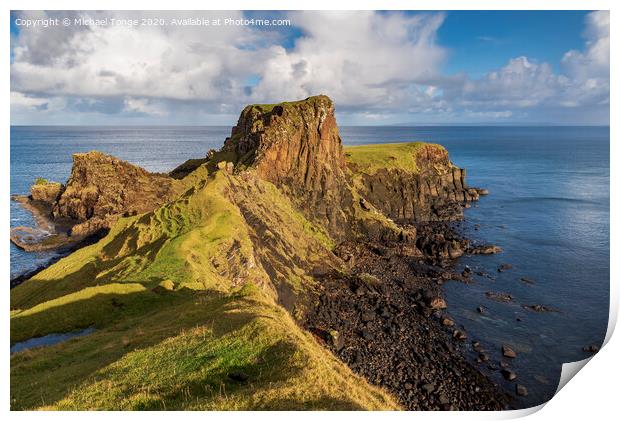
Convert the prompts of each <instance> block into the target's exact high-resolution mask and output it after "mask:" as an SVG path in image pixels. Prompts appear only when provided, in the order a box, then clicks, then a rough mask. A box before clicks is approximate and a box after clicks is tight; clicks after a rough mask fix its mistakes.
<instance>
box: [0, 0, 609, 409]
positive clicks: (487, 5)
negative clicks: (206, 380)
mask: <svg viewBox="0 0 620 421" xmlns="http://www.w3.org/2000/svg"><path fill="white" fill-rule="evenodd" d="M616 3H617V2H616ZM2 4H3V9H4V10H3V12H4V13H3V14H2V18H3V19H2V20H1V22H2V29H3V31H4V38H3V46H4V48H3V50H2V51H4V54H3V55H2V60H3V61H4V65H3V66H2V76H3V77H2V87H3V88H2V90H3V93H4V95H3V98H4V100H3V102H2V122H3V125H2V132H1V133H2V134H3V136H2V145H1V148H2V149H1V153H0V160H1V161H0V162H1V163H2V169H3V170H2V171H3V182H2V184H1V186H0V189H1V190H0V197H3V198H4V199H3V201H2V206H1V208H0V209H1V215H0V220H1V221H2V225H1V228H0V238H8V236H9V217H10V212H9V200H8V197H9V191H10V189H9V180H10V179H9V164H10V160H9V136H10V129H9V128H10V115H9V107H10V75H9V69H10V63H9V60H10V59H9V54H8V52H9V48H10V41H9V36H8V33H9V25H8V23H9V11H10V10H12V9H15V10H27V9H31V10H95V9H99V10H102V9H107V10H149V9H154V10H179V9H188V10H201V9H206V10H390V9H397V10H611V11H612V12H611V22H612V23H611V39H612V45H614V44H613V40H614V34H615V33H616V30H615V29H616V25H617V24H618V19H617V18H616V12H615V10H613V9H614V8H613V5H614V4H615V3H614V2H612V1H604V0H593V1H584V0H563V1H561V2H560V1H552V0H551V1H550V0H520V1H519V0H501V1H500V0H495V1H491V0H469V1H464V0H436V1H430V0H427V1H398V0H384V1H376V0H357V1H352V0H343V1H340V2H335V1H333V0H313V1H302V0H288V1H286V2H283V1H277V0H261V1H250V0H227V1H226V2H217V3H208V2H205V1H198V0H175V1H174V2H157V3H155V2H153V1H147V0H140V1H131V2H129V1H127V0H108V1H102V0H96V1H89V2H84V1H83V0H82V1H77V0H56V1H54V3H53V4H50V2H49V1H43V0H21V1H17V0H5V1H3V2H2ZM616 9H617V8H616ZM616 64H617V54H614V50H613V48H612V49H611V74H612V75H613V74H614V69H616V68H617V65H616ZM611 89H612V91H611V97H613V98H617V97H618V96H617V95H616V94H617V90H618V88H617V84H616V83H613V82H612V84H611ZM616 109H617V107H616V106H615V102H614V100H612V101H611V107H610V112H611V115H612V116H614V115H617V113H615V112H614V111H616ZM610 130H611V132H610V140H611V155H610V175H611V186H610V189H611V192H610V193H611V213H610V214H611V215H615V214H616V213H617V211H618V209H619V208H618V205H617V200H616V198H617V197H618V195H617V187H616V186H617V183H616V182H615V181H616V179H617V175H618V173H617V170H616V169H615V165H614V164H616V163H617V162H618V160H617V157H618V147H617V145H616V142H617V141H618V139H617V129H616V126H615V123H614V124H612V125H611V127H610ZM610 227H611V250H610V252H611V253H610V255H611V285H610V292H611V294H610V299H611V303H610V317H609V326H608V331H607V336H606V339H605V342H606V346H605V347H604V348H603V349H602V350H601V352H599V353H598V354H597V355H596V356H595V357H594V358H592V359H591V361H590V362H589V363H588V369H587V370H583V371H581V372H580V373H579V375H578V376H577V377H576V378H575V379H574V380H573V381H571V382H570V383H568V385H566V387H565V388H563V389H562V391H561V392H560V393H558V394H557V395H556V396H555V397H554V398H553V399H552V400H551V401H549V402H548V403H547V405H545V408H544V410H542V411H539V412H536V411H538V410H539V409H541V407H537V408H532V409H528V410H521V411H508V412H493V413H482V412H457V413H446V412H440V413H431V412H416V413H411V412H402V413H377V412H375V413H355V414H354V415H353V416H355V417H356V418H358V417H359V418H363V419H369V418H372V419H377V418H379V417H381V418H382V419H383V418H384V417H388V418H391V419H404V417H406V418H407V419H409V417H411V416H415V417H421V418H425V419H429V418H433V419H448V418H451V419H454V418H458V419H467V420H469V419H471V420H479V419H507V418H516V417H520V416H524V415H528V414H531V413H533V412H536V414H535V415H533V416H532V418H534V419H562V420H572V419H579V420H583V419H608V418H611V417H613V416H617V415H616V414H617V413H618V410H617V402H616V400H617V399H618V396H617V393H616V389H617V384H616V382H617V380H618V379H619V377H618V374H620V370H619V369H618V361H616V356H617V355H618V354H619V349H620V345H619V343H618V339H617V338H615V339H612V337H611V335H612V333H613V330H614V328H615V324H616V320H617V313H618V286H617V275H618V266H617V265H616V264H615V258H617V257H618V253H617V247H616V246H617V241H616V238H617V236H616V235H615V234H617V225H616V224H615V221H614V220H613V218H612V220H611V225H610ZM1 250H2V252H1V259H2V260H1V264H2V270H3V272H2V273H3V274H4V275H5V276H4V277H5V281H4V282H5V283H8V275H9V265H10V263H9V245H8V241H7V242H6V244H5V246H4V247H3V248H2V249H1ZM5 288H6V287H5ZM5 291H6V290H5ZM2 298H3V304H4V307H3V308H4V314H5V318H3V330H2V332H3V333H4V334H3V335H2V345H0V346H2V347H4V348H3V349H4V350H5V351H4V354H3V355H4V360H3V361H4V364H1V365H0V367H1V371H0V385H1V386H0V387H1V391H2V394H1V395H0V396H2V397H1V398H0V408H2V410H3V412H9V400H10V392H9V335H8V332H9V318H8V317H6V316H8V313H9V294H8V293H6V292H5V294H3V296H2ZM610 339H611V340H610ZM612 414H613V415H612ZM317 415H318V414H317V413H316V412H309V413H304V412H295V413H283V412H276V413H274V412H254V413H244V412H225V413H202V412H184V413H183V414H182V415H181V416H183V417H184V418H194V419H197V418H199V417H200V418H202V417H217V418H218V419H224V420H229V419H239V420H241V419H247V417H252V419H258V420H263V419H265V420H266V419H271V418H274V417H275V418H283V419H284V418H289V417H295V419H296V420H304V419H309V418H314V417H316V416H317ZM349 415H351V414H343V413H338V412H324V413H321V414H320V416H321V417H322V418H325V419H338V418H340V417H342V416H349ZM9 416H10V417H11V418H15V419H33V418H40V417H44V418H46V419H52V418H53V419H56V418H65V419H78V418H82V417H83V416H84V414H81V413H77V412H73V413H33V412H21V413H17V412H11V413H9ZM109 416H114V417H115V418H116V417H129V416H131V417H132V418H138V419H153V418H156V419H165V418H168V417H170V416H171V414H167V413H164V412H159V413H146V412H138V413H131V414H128V413H122V414H119V413H102V412H93V413H89V414H88V417H89V418H90V417H93V418H104V417H105V418H108V417H109Z"/></svg>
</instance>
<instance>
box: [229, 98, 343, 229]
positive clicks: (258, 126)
mask: <svg viewBox="0 0 620 421" xmlns="http://www.w3.org/2000/svg"><path fill="white" fill-rule="evenodd" d="M223 150H224V151H234V152H235V154H236V155H237V156H238V157H239V158H238V159H239V161H238V164H241V165H245V166H251V167H254V168H255V169H256V171H257V173H258V174H259V176H260V177H261V178H263V179H265V180H267V181H270V182H272V183H273V184H275V185H276V186H277V187H278V188H280V189H281V190H282V191H283V192H284V193H285V194H287V195H288V196H289V197H291V198H293V199H294V200H295V201H296V202H297V203H298V205H299V206H300V207H301V208H302V209H303V210H304V212H305V213H306V215H307V216H309V217H310V218H312V219H314V220H317V221H319V222H321V223H323V224H324V225H325V226H326V227H327V229H328V230H329V231H330V233H332V235H334V236H335V237H336V238H342V237H344V235H345V229H344V228H345V226H346V224H347V216H346V213H345V212H346V210H347V209H348V208H350V207H351V204H352V200H353V199H352V195H351V192H350V190H349V186H348V184H347V180H346V174H345V169H346V165H345V159H344V153H343V151H342V141H341V139H340V135H339V133H338V126H337V125H336V118H335V116H334V104H333V103H332V101H331V100H330V99H329V98H328V97H327V96H324V95H321V96H316V97H311V98H308V99H306V100H303V101H298V102H284V103H281V104H277V105H250V106H247V107H246V108H245V109H244V110H243V111H242V112H241V115H240V117H239V121H238V122H237V125H236V126H235V127H233V129H232V132H231V136H230V137H229V138H228V139H227V140H226V142H225V144H224V148H223Z"/></svg>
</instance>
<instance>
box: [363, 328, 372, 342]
mask: <svg viewBox="0 0 620 421" xmlns="http://www.w3.org/2000/svg"><path fill="white" fill-rule="evenodd" d="M360 333H361V335H362V338H364V339H365V340H367V341H372V340H374V339H375V335H374V334H373V333H372V332H371V331H370V330H369V329H362V331H361V332H360Z"/></svg>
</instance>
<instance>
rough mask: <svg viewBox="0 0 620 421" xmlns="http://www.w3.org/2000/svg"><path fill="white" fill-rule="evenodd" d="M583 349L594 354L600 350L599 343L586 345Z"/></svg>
mask: <svg viewBox="0 0 620 421" xmlns="http://www.w3.org/2000/svg"><path fill="white" fill-rule="evenodd" d="M582 349H583V351H584V352H591V353H593V354H594V353H597V352H598V351H599V347H598V345H595V344H592V345H588V346H584V347H583V348H582Z"/></svg>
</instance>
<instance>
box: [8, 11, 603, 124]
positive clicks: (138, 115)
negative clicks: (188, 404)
mask: <svg viewBox="0 0 620 421" xmlns="http://www.w3.org/2000/svg"><path fill="white" fill-rule="evenodd" d="M50 18H52V19H53V18H58V22H61V23H60V24H59V25H57V26H54V25H49V26H47V27H46V26H44V25H43V23H45V22H46V20H47V19H50ZM76 18H92V19H98V20H99V21H98V22H96V23H91V24H82V25H80V24H76V23H75V20H74V19H76ZM143 18H144V19H150V20H145V21H142V19H143ZM187 18H194V19H195V20H196V19H206V20H208V21H209V22H213V21H214V20H215V19H218V18H219V19H220V23H221V24H220V25H212V24H211V25H209V26H204V25H175V24H173V19H177V20H181V19H187ZM252 18H253V19H270V20H271V19H281V20H288V21H289V22H290V24H288V25H286V24H284V25H279V26H268V27H267V26H261V25H251V24H250V25H231V24H224V22H225V19H252ZM63 19H69V22H71V23H70V24H69V25H68V26H65V25H64V24H63V23H62V22H64V21H63ZM112 19H115V20H114V21H113V20H112ZM130 19H135V20H137V21H138V22H139V24H138V25H132V24H130V23H131V22H130V21H129V20H130ZM152 19H164V21H157V22H163V23H164V24H163V25H148V24H147V25H142V23H151V22H154V21H153V20H152ZM121 21H122V22H121ZM27 22H29V23H30V26H26V25H25V23H27ZM119 22H120V23H119ZM177 22H179V21H177ZM35 23H36V25H34V24H35ZM10 55H11V124H14V125H234V123H235V122H236V120H237V118H238V116H239V113H240V111H241V110H242V108H243V107H244V106H245V105H247V104H251V103H273V102H281V101H293V100H298V99H303V98H306V97H308V96H312V95H318V94H326V95H328V96H330V97H331V98H332V99H333V100H334V102H335V104H336V113H337V118H338V121H339V123H340V124H342V125H424V124H498V125H505V124H514V125H522V124H529V125H538V124H542V125H565V124H568V125H608V124H609V96H610V93H609V84H610V75H609V69H610V64H609V12H607V11H594V12H586V11H444V12H441V11H438V12H402V11H389V12H388V11H355V12H337V11H329V12H327V11H326V12H317V11H298V12H288V11H286V12H264V11H253V12H242V11H229V12H225V11H224V12H221V11H218V12H205V11H200V12H192V11H182V12H174V11H170V12H156V11H144V12H131V11H118V12H115V11H101V12H96V11H83V12H79V11H75V12H60V11H55V12H41V11H24V12H12V13H11V51H10Z"/></svg>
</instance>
